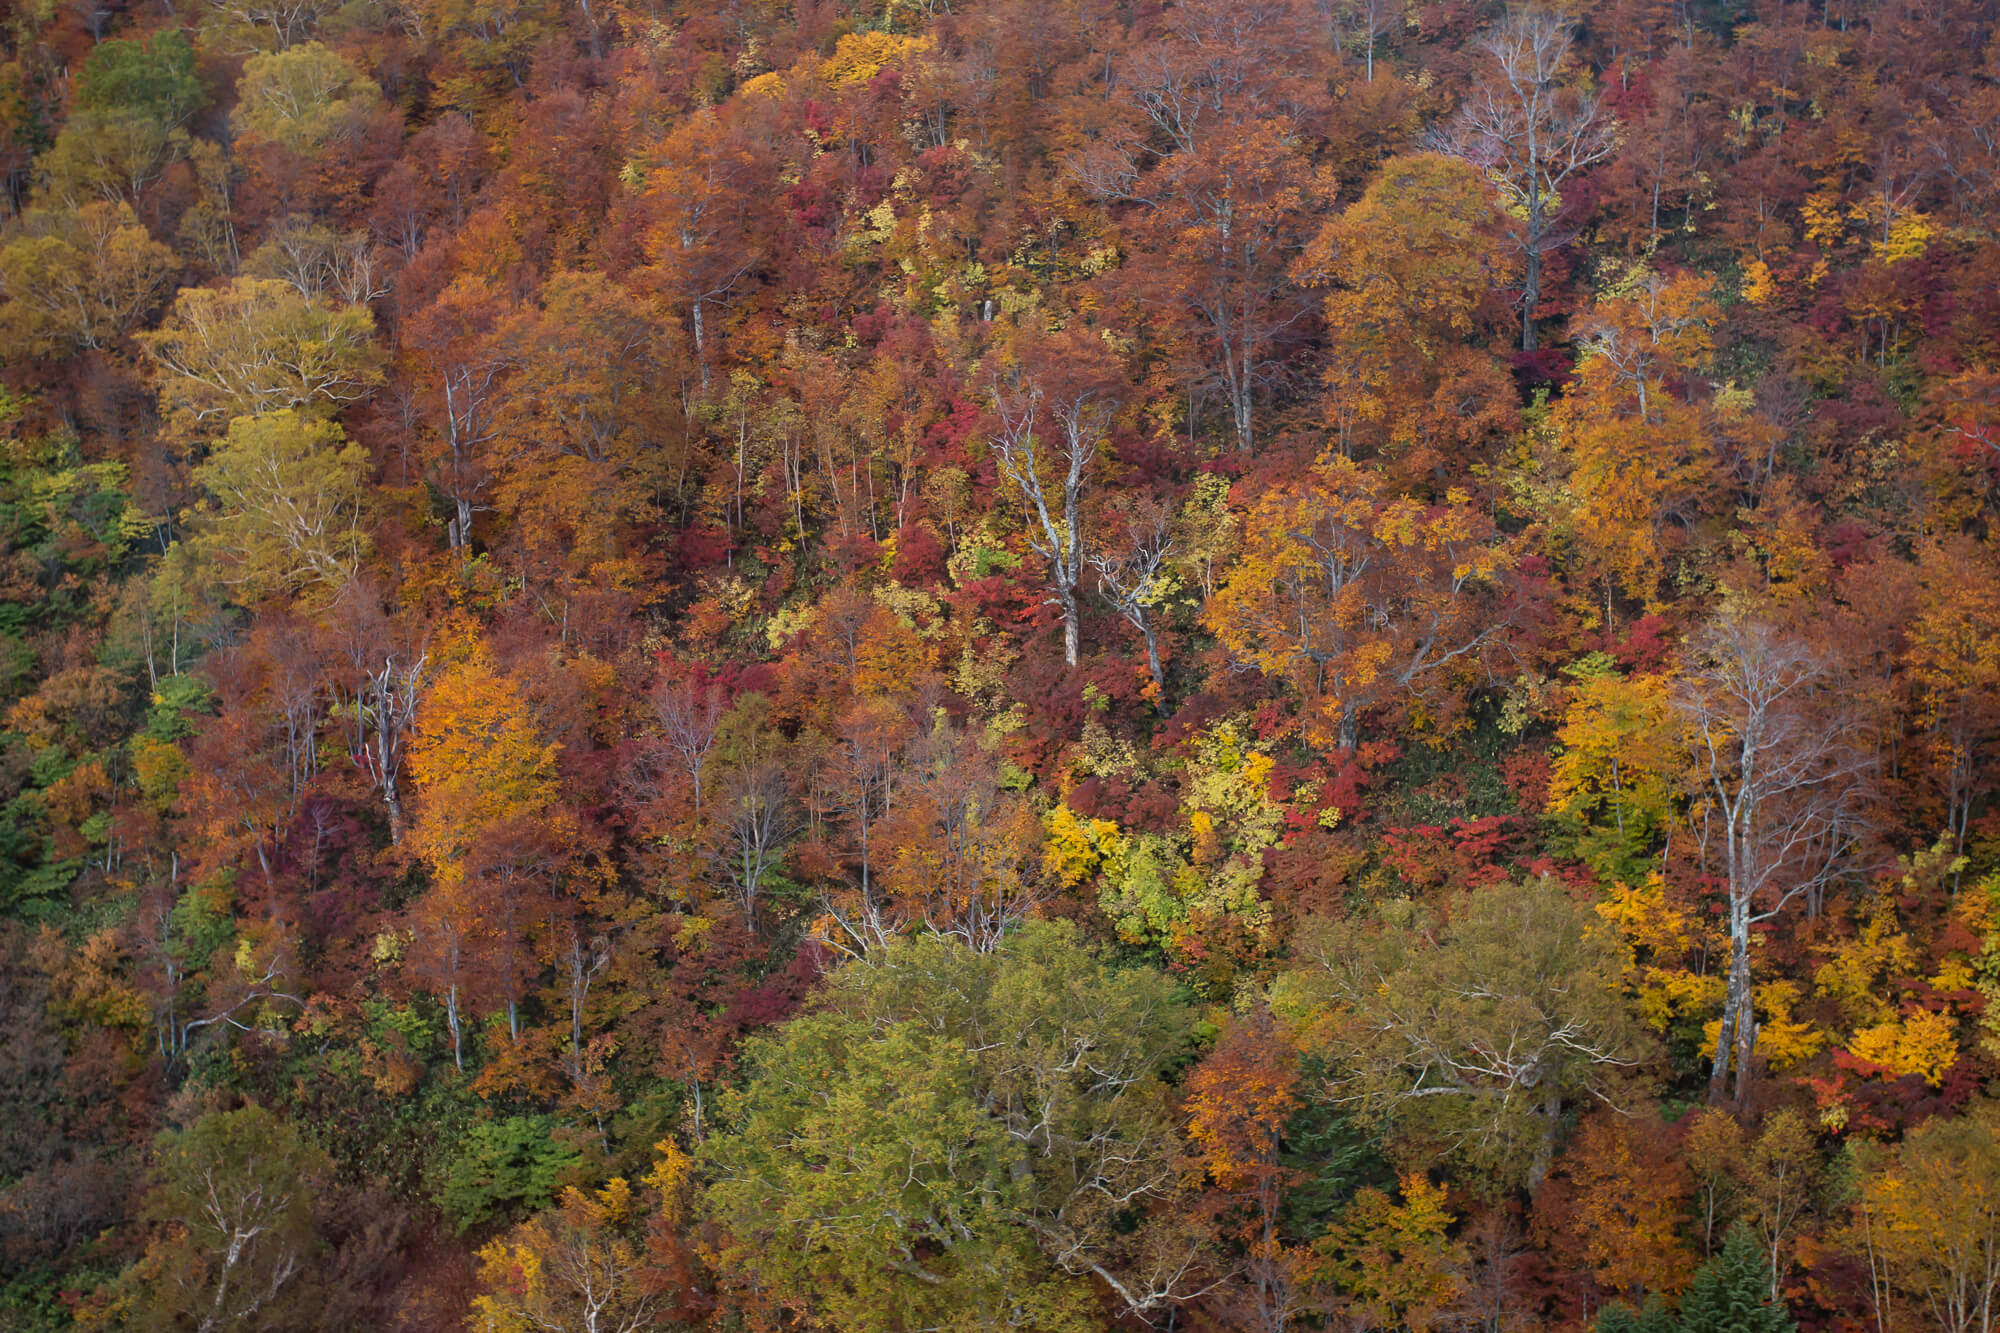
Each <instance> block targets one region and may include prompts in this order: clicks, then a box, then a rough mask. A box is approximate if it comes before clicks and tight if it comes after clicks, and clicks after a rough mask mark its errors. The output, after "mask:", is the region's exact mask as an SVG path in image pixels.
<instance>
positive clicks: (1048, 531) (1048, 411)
mask: <svg viewBox="0 0 2000 1333" xmlns="http://www.w3.org/2000/svg"><path fill="white" fill-rule="evenodd" d="M1091 341H1092V340H1091V339H1090V338H1089V335H1088V334H1083V333H1073V334H1070V335H1065V336H1063V337H1060V338H1053V339H1049V340H1047V342H1046V343H1040V342H1035V343H1031V344H1030V349H1029V354H1030V356H1031V357H1032V358H1033V364H1031V365H1030V366H1029V367H1028V368H1027V369H1026V370H1024V371H1023V372H1022V373H1021V375H1020V376H1019V379H1018V381H1017V382H1016V383H1013V384H1004V383H1003V384H996V385H995V386H994V389H993V407H994V411H995V412H996V413H997V414H998V416H999V419H1000V421H999V430H998V432H997V433H996V434H995V435H994V437H993V441H992V443H993V456H994V460H995V462H996V463H997V464H998V466H999V469H1000V475H1001V477H1002V478H1004V479H1005V480H1006V482H1007V484H1008V485H1009V486H1011V487H1013V489H1014V490H1016V491H1018V492H1019V493H1020V496H1021V499H1022V501H1023V502H1024V503H1025V504H1026V506H1027V507H1028V510H1029V515H1028V545H1030V546H1031V547H1033V548H1034V550H1035V553H1036V554H1037V555H1039V556H1041V557H1042V559H1044V560H1046V561H1047V562H1048V565H1049V588H1050V591H1051V592H1052V593H1053V596H1052V598H1051V600H1052V601H1053V602H1054V603H1055V604H1056V605H1057V606H1059V607H1061V608H1062V618H1063V660H1064V661H1065V662H1067V663H1068V664H1069V665H1070V666H1075V665H1076V663H1077V653H1078V651H1079V649H1080V647H1081V641H1082V635H1083V631H1082V621H1081V618H1080V614H1081V613H1080V609H1079V607H1078V604H1077V585H1078V584H1079V583H1080V582H1081V581H1082V578H1083V564H1084V560H1083V550H1084V539H1083V492H1084V488H1085V486H1086V485H1088V483H1089V480H1090V470H1091V465H1092V464H1093V463H1094V462H1095V461H1096V459H1097V451H1098V449H1099V447H1100V446H1102V445H1103V443H1104V439H1105V436H1106V435H1108V434H1109V433H1110V429H1111V418H1112V415H1113V413H1114V412H1115V411H1116V410H1117V397H1116V394H1117V389H1118V387H1120V386H1121V385H1122V381H1121V380H1119V379H1117V378H1115V376H1114V374H1113V373H1112V369H1113V368H1112V366H1111V364H1110V363H1109V358H1108V354H1107V353H1106V352H1105V351H1104V350H1103V348H1102V346H1101V345H1099V346H1097V347H1092V346H1090V343H1091ZM1093 362H1095V364H1093Z"/></svg>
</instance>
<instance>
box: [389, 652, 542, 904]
mask: <svg viewBox="0 0 2000 1333" xmlns="http://www.w3.org/2000/svg"><path fill="white" fill-rule="evenodd" d="M555 763H556V747H555V746H554V745H552V744H547V743H545V742H544V741H542V739H541V737H540V734H539V732H538V731H537V729H536V727H535V723H534V720H533V718H532V717H531V716H530V715H529V712H528V705H527V701H526V700H525V699H524V698H523V697H522V696H521V693H520V688H519V686H518V685H516V684H515V682H514V681H513V680H512V679H511V678H510V677H508V676H505V675H503V674H501V673H500V672H499V671H498V670H497V669H496V668H495V667H494V665H493V664H492V662H491V661H490V660H489V659H488V658H487V657H486V656H485V655H484V653H483V652H478V651H475V652H474V653H473V655H472V656H471V657H469V658H467V659H466V660H465V661H463V662H461V663H459V664H458V665H457V666H455V667H452V668H451V669H449V670H447V671H446V672H444V673H443V674H442V675H440V676H439V677H438V680H437V683H436V684H435V685H433V686H432V687H431V692H430V694H429V696H428V697H427V698H426V699H425V700H424V706H423V709H422V711H421V712H420V713H419V714H418V719H417V734H416V738H415V740H414V742H413V744H412V746H411V749H410V772H411V773H412V775H413V776H414V777H415V778H416V780H417V785H418V788H419V790H420V791H421V792H422V794H423V802H424V805H423V813H422V814H421V815H420V816H419V818H418V820H417V826H416V828H415V830H414V831H413V832H412V834H411V837H412V846H413V847H414V848H415V850H416V852H417V854H418V855H419V856H421V857H423V858H424V859H425V860H426V861H428V862H429V863H430V865H431V869H432V873H433V874H435V875H436V876H437V877H438V879H439V880H440V881H441V882H444V883H450V882H453V881H456V880H459V879H462V878H463V877H464V875H465V869H466V860H467V858H468V857H469V856H470V855H471V853H472V851H473V846H474V843H475V841H476V840H477V839H478V838H479V836H480V835H481V833H482V832H483V831H484V830H485V829H486V828H488V827H489V826H491V825H495V824H499V823H501V822H503V821H507V820H514V819H533V818H537V817H541V816H546V815H547V814H548V813H549V812H550V810H551V808H552V807H553V806H554V804H555V800H556V795H557V788H556V781H555Z"/></svg>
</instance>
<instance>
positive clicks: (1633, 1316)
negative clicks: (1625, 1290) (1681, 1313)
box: [1591, 1297, 1681, 1333]
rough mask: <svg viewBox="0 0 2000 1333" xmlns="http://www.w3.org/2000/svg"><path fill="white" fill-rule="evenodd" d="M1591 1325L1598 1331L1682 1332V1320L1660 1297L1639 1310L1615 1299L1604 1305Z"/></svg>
mask: <svg viewBox="0 0 2000 1333" xmlns="http://www.w3.org/2000/svg"><path fill="white" fill-rule="evenodd" d="M1591 1327H1592V1328H1594V1329H1596V1330H1597V1333H1681V1324H1680V1321H1679V1320H1678V1319H1675V1318H1674V1314H1673V1311H1671V1310H1669V1309H1668V1308H1667V1307H1666V1305H1665V1304H1664V1303H1663V1302H1662V1301H1661V1300H1660V1299H1659V1298H1658V1297H1654V1298H1653V1299H1652V1300H1649V1301H1647V1302H1646V1304H1645V1305H1644V1306H1643V1307H1642V1308H1640V1309H1637V1310H1634V1309H1633V1308H1632V1307H1631V1306H1629V1305H1627V1304H1626V1303H1625V1302H1623V1301H1614V1302H1612V1303H1611V1304H1610V1305H1607V1306H1605V1307H1604V1313H1603V1314H1600V1315H1599V1316H1597V1322H1596V1323H1595V1324H1593V1325H1591Z"/></svg>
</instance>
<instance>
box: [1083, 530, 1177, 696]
mask: <svg viewBox="0 0 2000 1333" xmlns="http://www.w3.org/2000/svg"><path fill="white" fill-rule="evenodd" d="M1122 517H1123V519H1124V522H1123V524H1122V528H1123V531H1122V532H1120V533H1118V534H1117V537H1116V544H1115V545H1112V546H1108V547H1105V548H1103V549H1100V550H1099V551H1097V552H1096V553H1095V554H1093V555H1092V556H1091V557H1090V567H1091V568H1092V569H1094V570H1096V571H1097V587H1098V591H1099V592H1100V593H1101V594H1102V595H1103V597H1104V600H1105V601H1107V602H1109V603H1110V604H1111V609H1112V610H1114V611H1116V612H1117V613H1118V614H1119V615H1121V616H1123V617H1125V619H1126V620H1127V621H1129V622H1131V624H1132V627H1133V628H1134V629H1136V630H1138V631H1139V633H1140V635H1141V636H1142V637H1143V638H1144V639H1145V640H1146V668H1147V670H1149V671H1151V672H1152V673H1153V689H1154V691H1155V692H1156V693H1157V694H1158V696H1159V697H1158V698H1157V699H1156V700H1155V701H1154V702H1155V704H1156V705H1157V706H1158V707H1160V708H1162V709H1164V708H1165V707H1166V699H1167V695H1166V690H1167V681H1166V676H1165V674H1164V673H1163V672H1162V671H1161V670H1160V625H1159V620H1158V618H1157V616H1156V615H1155V608H1156V607H1158V605H1159V603H1160V599H1161V598H1162V597H1164V596H1165V595H1166V594H1167V591H1168V589H1169V586H1170V585H1169V583H1168V581H1167V578H1166V566H1167V561H1168V559H1169V558H1170V557H1171V556H1172V555H1173V553H1174V531H1173V511H1172V510H1171V509H1169V508H1168V507H1167V506H1166V505H1164V504H1162V503H1160V502H1159V501H1158V500H1153V499H1147V500H1142V501H1140V502H1138V503H1137V504H1136V505H1133V506H1132V507H1131V508H1130V509H1128V510H1126V511H1125V513H1124V514H1123V515H1122Z"/></svg>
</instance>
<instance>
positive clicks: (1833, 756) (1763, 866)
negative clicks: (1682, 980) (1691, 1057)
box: [1674, 614, 1870, 1103]
mask: <svg viewBox="0 0 2000 1333" xmlns="http://www.w3.org/2000/svg"><path fill="white" fill-rule="evenodd" d="M1691 655H1692V658H1693V661H1692V662H1691V664H1690V666H1689V669H1688V672H1687V675H1686V677H1685V678H1684V680H1683V682H1682V684H1681V687H1680V688H1679V690H1678V692H1677V694H1676V696H1675V700H1674V703H1675V708H1676V710H1677V711H1678V713H1679V714H1680V717H1681V719H1682V722H1683V725H1684V726H1685V728H1686V731H1687V733H1688V734H1687V740H1688V747H1689V750H1690V752H1691V753H1692V755H1693V757H1694V758H1693V763H1694V771H1693V778H1694V784H1695V791H1694V797H1695V805H1694V817H1695V822H1696V830H1697V832H1698V833H1699V834H1700V836H1701V838H1702V847H1703V850H1704V852H1710V851H1713V852H1715V853H1717V854H1718V855H1719V856H1720V858H1721V861H1722V870H1723V874H1724V878H1725V880H1726V882H1727V887H1728V894H1729V903H1728V909H1729V910H1728V930H1729V978H1728V989H1727V991H1726V992H1725V997H1724V1000H1723V1009H1722V1028H1721V1032H1720V1034H1719V1035H1718V1036H1717V1038H1716V1043H1715V1063H1714V1067H1713V1069H1712V1070H1711V1072H1710V1074H1709V1085H1708V1095H1709V1101H1710V1102H1711V1103H1719V1102H1721V1101H1722V1099H1723V1096H1724V1092H1725V1090H1726V1088H1727V1086H1728V1080H1729V1072H1730V1069H1731V1068H1732V1067H1733V1068H1734V1069H1735V1071H1736V1080H1735V1087H1734V1091H1735V1096H1736V1100H1737V1101H1738V1102H1739V1103H1741V1101H1742V1100H1743V1096H1744V1093H1745V1092H1746V1090H1747V1089H1748V1086H1749V1077H1750V1057H1751V1055H1752V1054H1753V1053H1754V1052H1755V1050H1756V1045H1757V1019H1756V1014H1755V1011H1754V1008H1753V1004H1752V1001H1753V999H1754V996H1753V993H1752V983H1751V977H1750V932H1751V930H1752V928H1754V927H1756V926H1759V925H1761V924H1763V923H1764V922H1767V921H1771V920H1774V919H1776V918H1777V917H1778V916H1779V915H1780V914H1781V913H1783V912H1784V911H1785V910H1786V909H1787V908H1788V907H1790V906H1791V905H1792V904H1793V903H1795V902H1799V901H1800V900H1804V902H1805V903H1806V905H1807V906H1808V907H1809V908H1811V909H1813V910H1815V911H1816V910H1817V908H1818V905H1819V901H1820V896H1821V894H1822V892H1823V890H1824V889H1825V887H1826V885H1827V884H1828V883H1829V882H1831V881H1832V880H1833V879H1834V878H1835V877H1836V876H1837V875H1838V874H1839V873H1840V872H1841V870H1842V869H1843V868H1844V867H1845V865H1846V864H1847V860H1848V854H1849V852H1850V850H1851V849H1852V847H1853V844H1854V841H1855V838H1856V836H1857V834H1858V833H1859V831H1860V827H1861V798H1862V795H1863V787H1862V778H1863V777H1864V775H1865V774H1866V773H1867V771H1868V768H1869V765H1870V758H1869V756H1868V755H1867V754H1866V753H1865V752H1864V751H1863V750H1861V749H1860V748H1858V747H1856V746H1854V745H1852V744H1850V743H1849V740H1848V737H1849V735H1850V734H1851V733H1852V731H1853V726H1852V719H1851V718H1850V716H1849V715H1848V713H1847V710H1846V708H1845V707H1844V703H1843V696H1842V691H1841V689H1840V676H1839V673H1838V671H1837V670H1836V666H1835V664H1834V663H1833V662H1831V661H1830V660H1829V659H1828V658H1827V657H1826V655H1824V654H1823V653H1821V652H1820V651H1818V650H1817V649H1815V648H1813V647H1812V646H1811V645H1809V644H1807V643H1805V642H1804V641H1803V640H1801V639H1799V638H1797V637H1794V636H1792V635H1790V634H1787V633H1785V632H1783V631H1781V630H1779V629H1777V628H1775V627H1774V626H1772V625H1771V624H1769V623H1767V622H1765V621H1762V620H1756V619H1752V618H1750V617H1748V616H1746V615H1742V614H1731V615H1726V616H1724V617H1723V618H1722V619H1720V620H1718V621H1716V622H1715V623H1714V624H1713V625H1711V626H1709V627H1708V628H1707V629H1706V630H1705V631H1704V632H1703V633H1702V634H1700V635H1699V636H1698V637H1697V638H1696V640H1695V641H1694V643H1693V644H1692V645H1691ZM1732 1052H1733V1056H1734V1058H1733V1061H1732Z"/></svg>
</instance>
